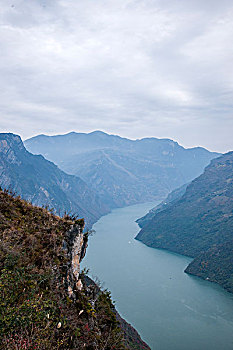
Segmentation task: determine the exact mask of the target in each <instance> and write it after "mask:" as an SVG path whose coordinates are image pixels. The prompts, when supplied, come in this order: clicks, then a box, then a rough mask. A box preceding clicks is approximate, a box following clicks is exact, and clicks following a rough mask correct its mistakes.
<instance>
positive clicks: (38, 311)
mask: <svg viewBox="0 0 233 350" xmlns="http://www.w3.org/2000/svg"><path fill="white" fill-rule="evenodd" d="M16 140H18V142H19V138H17V139H16ZM0 217H1V224H0V286H1V288H0V349H1V350H8V349H9V350H10V349H38V350H45V349H49V350H58V349H60V350H75V349H76V350H77V349H89V350H95V349H116V350H127V349H128V350H141V349H145V350H149V349H150V348H149V347H148V346H147V345H146V344H145V343H144V342H143V341H142V339H141V338H140V336H139V334H138V333H137V332H136V330H135V329H134V328H133V327H132V326H131V325H129V324H128V323H127V322H126V321H125V320H123V319H122V318H121V317H120V315H119V314H118V313H117V311H116V309H115V307H114V305H113V302H112V300H111V295H110V292H109V291H107V290H104V291H102V290H101V289H100V288H99V287H98V285H96V284H95V283H94V282H93V281H92V280H91V279H90V278H88V276H86V275H85V273H84V272H80V262H81V261H82V259H83V258H84V256H85V252H86V248H87V243H88V233H85V234H83V225H84V221H83V220H73V219H72V218H71V217H69V216H66V217H64V218H60V217H58V216H55V215H53V214H51V213H50V212H48V211H47V210H46V209H43V208H39V207H34V206H33V205H31V204H30V203H28V202H26V201H23V200H21V199H20V198H19V197H12V196H10V195H9V193H8V192H7V191H0Z"/></svg>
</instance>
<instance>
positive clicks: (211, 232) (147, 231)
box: [136, 152, 233, 292]
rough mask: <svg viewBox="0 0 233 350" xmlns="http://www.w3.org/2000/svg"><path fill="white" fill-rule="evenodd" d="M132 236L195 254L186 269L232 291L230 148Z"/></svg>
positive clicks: (232, 168)
mask: <svg viewBox="0 0 233 350" xmlns="http://www.w3.org/2000/svg"><path fill="white" fill-rule="evenodd" d="M136 239H138V240H140V241H142V242H143V243H145V244H147V245H149V246H151V247H155V248H163V249H168V250H171V251H173V252H176V253H180V254H184V255H188V256H191V257H194V258H195V259H194V260H193V262H192V263H191V264H190V265H189V266H188V268H187V269H186V272H188V273H191V274H194V275H197V276H200V277H202V278H204V279H208V280H210V281H213V282H217V283H219V284H221V285H222V286H223V287H224V288H225V289H227V290H228V291H230V292H233V270H232V266H233V152H229V153H227V154H224V155H223V156H221V157H219V158H217V159H214V160H212V161H211V164H210V165H209V166H208V167H206V169H205V171H204V173H203V174H202V175H201V176H199V177H198V178H196V179H195V180H194V181H192V182H191V183H190V184H189V185H188V187H187V189H186V192H185V193H184V195H183V196H181V198H180V199H178V200H175V201H174V202H171V203H170V205H168V206H167V207H166V206H165V208H164V209H163V210H161V211H158V212H155V213H154V215H153V216H152V218H151V219H150V220H149V221H148V222H146V225H144V226H143V228H142V230H141V231H140V232H139V234H138V235H137V237H136Z"/></svg>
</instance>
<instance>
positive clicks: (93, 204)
mask: <svg viewBox="0 0 233 350" xmlns="http://www.w3.org/2000/svg"><path fill="white" fill-rule="evenodd" d="M0 186H1V187H2V188H7V189H9V188H10V189H11V190H12V191H14V192H15V193H16V194H19V195H20V196H21V197H22V198H24V199H26V200H29V201H30V202H32V203H33V204H35V205H40V206H48V207H49V208H53V209H54V210H55V212H56V213H58V214H60V215H63V214H64V212H67V213H72V214H75V215H76V214H77V215H78V216H79V217H85V220H86V223H87V226H89V227H90V226H91V225H92V224H93V223H94V222H96V221H97V220H98V219H99V218H100V216H102V215H104V214H106V213H107V212H108V211H109V208H108V207H107V206H106V205H105V204H104V203H103V202H102V201H101V200H100V198H99V196H98V195H97V194H96V193H95V191H93V190H91V189H90V188H89V187H88V186H87V184H86V183H85V182H84V181H83V180H81V179H80V178H79V177H77V176H72V175H67V174H66V173H64V172H63V171H61V170H60V169H59V168H58V167H57V166H56V165H54V164H53V163H51V162H49V161H47V160H46V159H45V158H44V157H43V156H35V155H33V154H31V153H29V152H28V151H27V150H26V149H25V147H24V145H23V143H22V140H21V138H20V137H19V136H17V135H14V134H0Z"/></svg>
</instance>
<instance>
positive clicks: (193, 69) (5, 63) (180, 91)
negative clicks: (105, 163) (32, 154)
mask: <svg viewBox="0 0 233 350" xmlns="http://www.w3.org/2000/svg"><path fill="white" fill-rule="evenodd" d="M0 4H1V10H2V11H1V14H0V24H1V26H0V50H1V53H2V54H1V58H0V74H1V80H0V88H1V96H0V127H1V129H2V131H8V130H9V131H13V132H17V133H19V134H21V135H22V136H23V137H29V136H31V135H35V134H37V133H49V134H56V133H63V132H68V131H71V130H75V131H84V132H85V131H92V130H95V129H102V130H104V131H107V132H110V133H114V134H117V133H119V134H121V135H122V136H126V137H127V136H128V137H132V138H139V137H145V136H156V137H169V138H173V139H175V140H177V141H179V142H180V143H181V144H184V145H186V146H192V145H203V146H205V147H208V148H210V149H213V150H219V151H226V150H228V149H231V148H232V146H233V145H232V141H231V139H232V138H231V136H230V133H229V130H230V129H232V126H233V115H232V101H233V99H232V85H233V70H232V55H233V52H232V46H231V38H232V35H233V23H232V20H231V18H232V15H233V4H232V2H231V1H230V0H229V1H226V0H223V1H221V2H219V1H215V0H211V1H209V0H208V1H204V2H203V1H200V0H190V1H184V0H179V1H175V0H172V1H170V0H167V1H160V0H158V1H156V0H154V1H152V0H128V1H127V0H108V1H106V0H100V1H98V2H96V1H91V0H86V1H85V2H84V1H81V0H58V1H52V0H50V1H48V0H46V1H44V0H40V1H39V0H35V1H26V0H14V1H8V0H0ZM12 5H13V7H12ZM223 124H224V125H223ZM219 130H221V132H219Z"/></svg>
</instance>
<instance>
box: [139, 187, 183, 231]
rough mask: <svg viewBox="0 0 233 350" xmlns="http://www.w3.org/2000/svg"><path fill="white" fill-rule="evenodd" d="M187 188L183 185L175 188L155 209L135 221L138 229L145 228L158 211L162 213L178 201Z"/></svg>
mask: <svg viewBox="0 0 233 350" xmlns="http://www.w3.org/2000/svg"><path fill="white" fill-rule="evenodd" d="M187 186H188V184H184V185H183V186H181V187H179V188H176V189H175V190H174V191H172V192H171V193H169V194H168V196H167V197H166V198H165V199H164V200H163V201H162V202H161V203H159V204H158V205H157V206H156V207H154V208H152V209H151V210H150V211H149V213H147V214H146V215H145V216H143V217H142V218H139V219H137V220H136V222H137V223H138V225H139V227H141V228H142V227H144V226H146V225H147V224H148V223H149V222H150V220H151V219H152V218H153V216H154V215H155V214H157V213H159V212H160V211H163V210H164V209H167V208H168V207H169V206H171V205H173V204H174V203H175V202H176V201H178V200H179V199H180V198H181V197H182V196H183V194H184V193H185V191H186V188H187Z"/></svg>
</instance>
